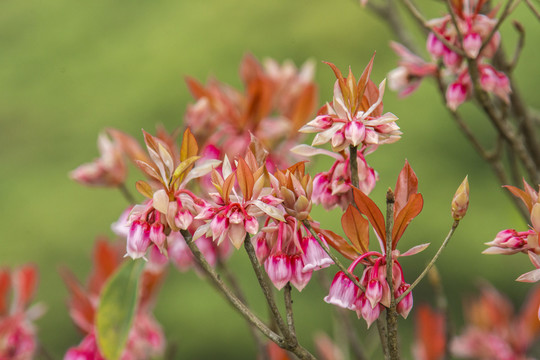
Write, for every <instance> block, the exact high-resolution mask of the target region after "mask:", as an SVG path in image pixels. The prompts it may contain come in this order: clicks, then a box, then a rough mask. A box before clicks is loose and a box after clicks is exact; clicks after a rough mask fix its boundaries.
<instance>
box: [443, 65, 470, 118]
mask: <svg viewBox="0 0 540 360" xmlns="http://www.w3.org/2000/svg"><path fill="white" fill-rule="evenodd" d="M471 91H472V84H471V80H470V77H469V74H468V72H467V70H465V71H464V72H463V73H462V76H460V77H459V78H458V79H457V80H456V81H455V82H453V83H452V84H450V85H448V88H447V89H446V105H447V106H448V107H449V108H450V109H452V110H453V111H456V109H457V108H458V107H459V106H460V105H461V104H463V103H464V102H465V101H466V100H467V99H468V98H469V97H470V96H471Z"/></svg>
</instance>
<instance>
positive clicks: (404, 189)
mask: <svg viewBox="0 0 540 360" xmlns="http://www.w3.org/2000/svg"><path fill="white" fill-rule="evenodd" d="M417 192H418V178H417V177H416V174H415V173H414V170H413V169H412V168H411V166H410V165H409V162H408V161H407V160H405V165H404V166H403V169H401V171H400V173H399V176H398V179H397V182H396V189H395V191H394V196H395V199H396V200H395V205H394V214H397V213H399V211H400V210H401V209H403V207H404V206H405V205H406V204H407V201H409V197H410V196H411V195H412V194H416V193H417Z"/></svg>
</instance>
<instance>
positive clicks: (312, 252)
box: [302, 236, 334, 272]
mask: <svg viewBox="0 0 540 360" xmlns="http://www.w3.org/2000/svg"><path fill="white" fill-rule="evenodd" d="M322 241H323V243H324V244H325V245H326V246H328V245H327V244H326V242H325V241H324V238H323V239H322ZM302 250H303V253H302V261H303V263H304V267H303V268H302V272H310V271H314V270H320V269H324V268H326V267H328V266H330V265H332V264H334V261H333V260H332V259H331V258H330V256H329V255H328V254H327V253H326V251H324V249H323V248H322V247H321V245H319V243H318V242H317V240H316V239H315V238H314V237H313V236H306V237H304V238H303V239H302Z"/></svg>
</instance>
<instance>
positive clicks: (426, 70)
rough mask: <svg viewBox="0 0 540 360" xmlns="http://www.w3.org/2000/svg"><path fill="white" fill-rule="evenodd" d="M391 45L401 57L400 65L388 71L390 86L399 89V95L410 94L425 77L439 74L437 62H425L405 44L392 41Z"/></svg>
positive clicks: (395, 89)
mask: <svg viewBox="0 0 540 360" xmlns="http://www.w3.org/2000/svg"><path fill="white" fill-rule="evenodd" d="M390 47H391V48H392V50H394V52H395V53H396V54H397V55H398V56H399V57H400V59H399V60H398V65H399V67H398V68H396V69H394V70H392V71H391V72H390V73H388V86H389V87H390V89H392V90H394V91H397V92H398V93H399V96H401V97H405V96H408V95H410V94H411V93H412V92H414V91H415V90H416V89H417V88H418V86H419V85H420V83H421V82H422V79H423V78H424V77H427V76H434V75H436V74H437V66H436V65H435V64H432V63H427V62H425V61H424V60H423V59H422V58H421V57H419V56H417V55H415V54H413V53H412V52H411V51H410V50H409V49H407V48H406V47H405V46H403V45H401V44H398V43H396V42H391V43H390Z"/></svg>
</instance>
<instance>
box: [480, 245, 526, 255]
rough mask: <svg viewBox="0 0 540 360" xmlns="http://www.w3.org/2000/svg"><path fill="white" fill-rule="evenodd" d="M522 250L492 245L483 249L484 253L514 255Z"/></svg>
mask: <svg viewBox="0 0 540 360" xmlns="http://www.w3.org/2000/svg"><path fill="white" fill-rule="evenodd" d="M518 252H520V250H515V249H511V248H504V249H503V248H500V247H497V246H492V247H489V248H487V249H486V250H484V251H482V254H484V255H513V254H516V253H518Z"/></svg>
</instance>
